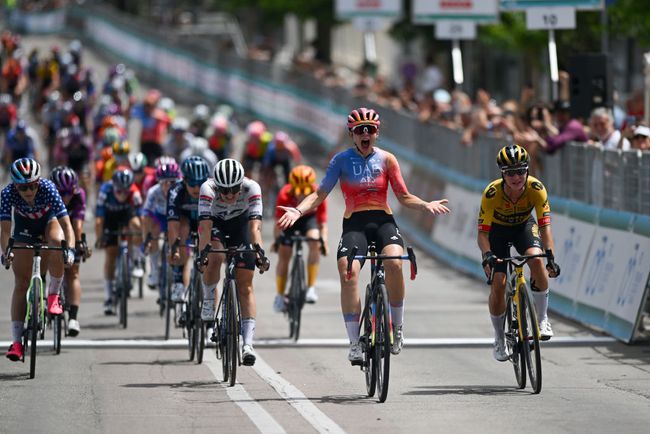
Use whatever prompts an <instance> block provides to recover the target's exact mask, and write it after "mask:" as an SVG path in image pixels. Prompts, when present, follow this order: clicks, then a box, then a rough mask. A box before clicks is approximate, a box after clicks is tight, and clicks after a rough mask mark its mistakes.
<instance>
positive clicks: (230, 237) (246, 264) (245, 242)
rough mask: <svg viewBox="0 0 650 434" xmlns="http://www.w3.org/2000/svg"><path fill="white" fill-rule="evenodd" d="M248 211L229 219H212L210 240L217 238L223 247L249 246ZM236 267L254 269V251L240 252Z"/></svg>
mask: <svg viewBox="0 0 650 434" xmlns="http://www.w3.org/2000/svg"><path fill="white" fill-rule="evenodd" d="M248 221H249V219H248V213H244V214H242V215H240V216H239V217H235V218H233V219H231V220H221V219H217V218H213V219H212V240H219V241H220V242H221V244H223V246H224V247H226V248H227V247H230V246H236V247H251V241H250V234H249V231H248ZM235 267H236V268H244V269H246V270H254V269H255V253H252V252H251V253H240V254H239V255H237V259H236V262H235Z"/></svg>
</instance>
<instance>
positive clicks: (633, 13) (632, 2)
mask: <svg viewBox="0 0 650 434" xmlns="http://www.w3.org/2000/svg"><path fill="white" fill-rule="evenodd" d="M607 12H608V15H609V27H610V33H611V34H612V35H617V36H627V37H629V38H632V39H635V40H636V41H637V42H638V43H639V44H640V45H641V46H642V47H649V46H650V5H649V4H648V2H647V1H639V0H617V1H616V3H614V4H613V5H612V6H610V7H609V8H608V10H607Z"/></svg>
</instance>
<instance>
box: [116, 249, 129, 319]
mask: <svg viewBox="0 0 650 434" xmlns="http://www.w3.org/2000/svg"><path fill="white" fill-rule="evenodd" d="M128 260H129V258H128V256H127V255H124V254H123V255H121V257H120V274H119V278H118V279H119V280H120V292H119V293H120V298H119V301H120V306H119V312H120V324H122V328H126V326H127V317H126V316H127V312H128V305H127V303H128V296H129V284H128V282H129V266H128Z"/></svg>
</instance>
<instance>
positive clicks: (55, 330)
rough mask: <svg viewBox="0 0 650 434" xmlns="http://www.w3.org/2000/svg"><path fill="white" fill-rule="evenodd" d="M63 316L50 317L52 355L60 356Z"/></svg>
mask: <svg viewBox="0 0 650 434" xmlns="http://www.w3.org/2000/svg"><path fill="white" fill-rule="evenodd" d="M62 317H63V314H61V315H53V316H52V340H53V344H54V345H53V347H54V354H57V355H58V354H61V334H62V332H63V327H62V326H63V318H62Z"/></svg>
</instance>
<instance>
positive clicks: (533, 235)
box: [489, 215, 542, 273]
mask: <svg viewBox="0 0 650 434" xmlns="http://www.w3.org/2000/svg"><path fill="white" fill-rule="evenodd" d="M489 240H490V250H492V252H493V253H494V254H495V255H496V256H497V258H507V257H509V256H510V250H509V248H508V243H512V245H513V246H514V247H515V249H517V252H518V253H519V254H520V255H523V254H524V253H525V252H526V250H528V249H529V248H531V247H538V248H540V249H541V248H542V239H541V238H540V237H539V227H538V226H537V222H536V221H535V219H534V218H533V216H532V215H531V216H530V218H529V219H528V220H526V222H525V223H523V224H520V225H517V226H502V225H495V224H493V225H492V229H491V230H490V235H489ZM494 272H495V273H505V272H506V264H505V263H498V264H497V265H496V266H495V267H494Z"/></svg>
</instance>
